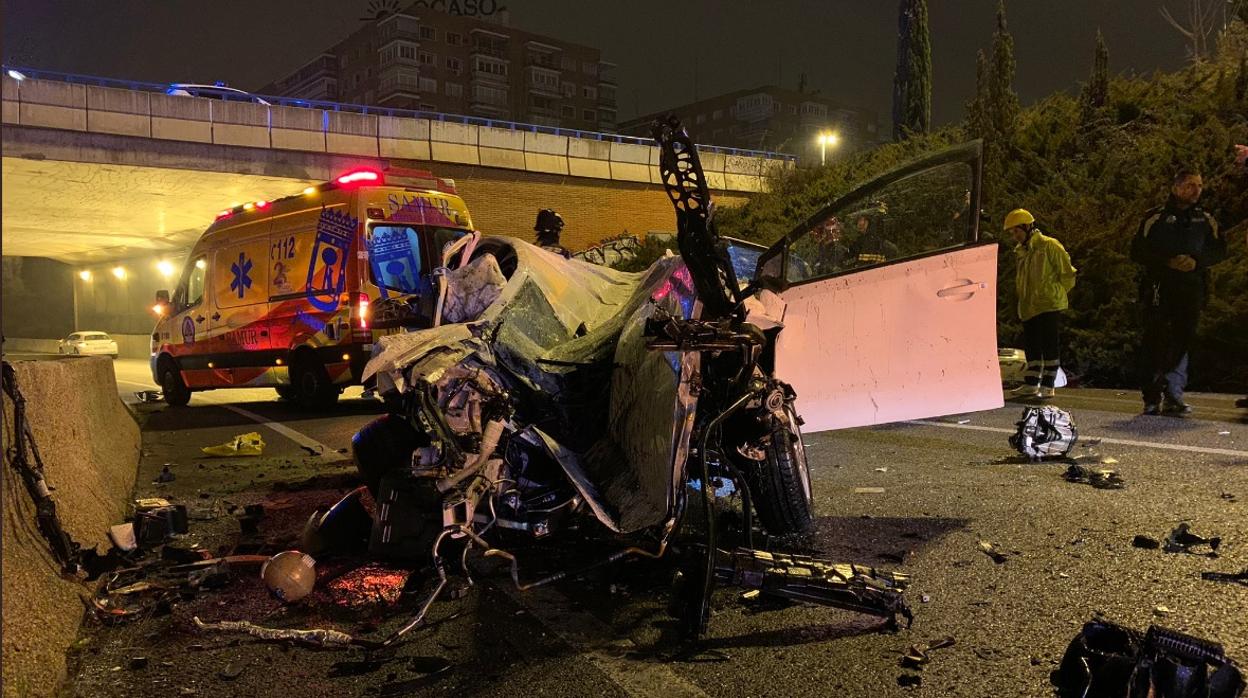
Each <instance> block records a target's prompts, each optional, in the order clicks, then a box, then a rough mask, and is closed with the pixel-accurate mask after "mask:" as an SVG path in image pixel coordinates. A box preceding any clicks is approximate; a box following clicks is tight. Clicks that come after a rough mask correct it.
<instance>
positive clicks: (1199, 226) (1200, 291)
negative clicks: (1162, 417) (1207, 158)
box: [1131, 197, 1226, 406]
mask: <svg viewBox="0 0 1248 698" xmlns="http://www.w3.org/2000/svg"><path fill="white" fill-rule="evenodd" d="M1179 255H1187V256H1189V257H1191V258H1193V259H1194V260H1196V268H1195V269H1193V270H1191V271H1186V272H1184V271H1179V270H1177V269H1171V268H1170V266H1169V262H1170V259H1171V258H1173V257H1176V256H1179ZM1225 258H1226V239H1225V238H1223V237H1222V236H1221V234H1220V233H1219V232H1218V223H1217V221H1215V220H1214V219H1213V216H1211V215H1209V214H1208V213H1207V212H1205V210H1204V209H1202V208H1201V207H1200V205H1199V204H1197V205H1193V206H1189V207H1187V208H1181V207H1180V206H1179V204H1178V202H1176V201H1175V199H1174V198H1173V197H1171V199H1170V201H1168V202H1167V203H1166V205H1165V206H1162V207H1160V208H1156V209H1153V210H1151V211H1149V212H1148V214H1147V215H1146V216H1145V217H1144V221H1143V222H1142V223H1140V229H1139V231H1137V232H1136V234H1135V239H1134V240H1132V241H1131V259H1132V260H1134V261H1135V262H1136V263H1137V264H1139V265H1140V266H1141V267H1143V274H1142V276H1141V279H1140V307H1141V313H1142V315H1143V318H1142V319H1143V327H1144V338H1143V346H1142V347H1141V350H1140V374H1141V375H1140V381H1141V389H1142V392H1143V394H1144V404H1145V405H1150V406H1151V405H1160V404H1161V400H1162V397H1163V396H1164V397H1167V398H1169V399H1170V400H1171V401H1172V402H1174V403H1176V404H1180V405H1181V404H1182V401H1183V389H1184V388H1185V387H1186V386H1185V384H1186V382H1187V376H1186V373H1187V371H1186V364H1187V352H1188V349H1189V348H1190V347H1191V344H1192V341H1193V340H1194V339H1195V337H1196V326H1197V323H1198V322H1199V320H1200V311H1201V309H1202V308H1203V307H1204V305H1205V300H1206V297H1207V295H1208V292H1209V267H1211V266H1213V265H1215V264H1217V263H1218V262H1221V261H1222V260H1223V259H1225Z"/></svg>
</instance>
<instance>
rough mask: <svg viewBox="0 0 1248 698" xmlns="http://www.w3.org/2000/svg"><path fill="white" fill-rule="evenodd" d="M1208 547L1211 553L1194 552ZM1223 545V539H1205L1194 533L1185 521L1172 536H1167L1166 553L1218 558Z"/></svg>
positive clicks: (1172, 532) (1175, 528)
mask: <svg viewBox="0 0 1248 698" xmlns="http://www.w3.org/2000/svg"><path fill="white" fill-rule="evenodd" d="M1201 545H1208V546H1209V552H1207V553H1200V552H1195V551H1193V550H1192V548H1194V547H1198V546H1201ZM1220 545H1222V539H1221V538H1219V537H1217V536H1214V537H1212V538H1204V537H1202V536H1198V535H1196V534H1195V533H1192V527H1191V524H1189V523H1187V522H1186V521H1184V522H1183V523H1180V524H1179V525H1178V526H1175V527H1174V530H1173V531H1171V532H1170V535H1168V536H1166V544H1165V551H1166V552H1168V553H1190V554H1192V555H1207V556H1208V557H1217V556H1218V553H1217V550H1218V546H1220Z"/></svg>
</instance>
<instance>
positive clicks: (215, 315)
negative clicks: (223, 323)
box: [212, 313, 221, 321]
mask: <svg viewBox="0 0 1248 698" xmlns="http://www.w3.org/2000/svg"><path fill="white" fill-rule="evenodd" d="M212 319H213V320H214V321H215V320H220V319H221V313H213V314H212Z"/></svg>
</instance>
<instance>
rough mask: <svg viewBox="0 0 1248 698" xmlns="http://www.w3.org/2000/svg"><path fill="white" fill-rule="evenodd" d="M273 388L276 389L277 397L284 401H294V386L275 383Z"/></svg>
mask: <svg viewBox="0 0 1248 698" xmlns="http://www.w3.org/2000/svg"><path fill="white" fill-rule="evenodd" d="M273 389H274V390H276V391H277V398H278V399H279V400H285V401H286V402H294V401H295V397H296V396H295V386H293V385H275V386H273Z"/></svg>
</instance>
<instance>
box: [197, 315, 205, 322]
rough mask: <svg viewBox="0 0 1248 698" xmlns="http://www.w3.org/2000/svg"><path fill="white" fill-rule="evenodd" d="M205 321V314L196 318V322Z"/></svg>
mask: <svg viewBox="0 0 1248 698" xmlns="http://www.w3.org/2000/svg"><path fill="white" fill-rule="evenodd" d="M203 321H204V316H203V315H200V316H199V317H197V318H195V322H203Z"/></svg>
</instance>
